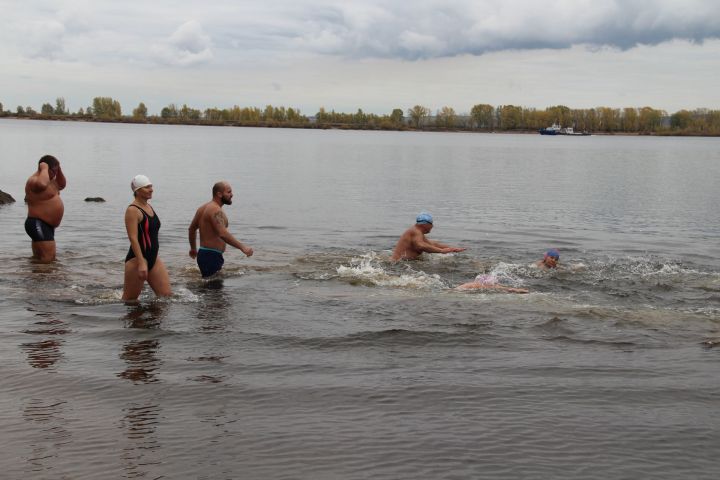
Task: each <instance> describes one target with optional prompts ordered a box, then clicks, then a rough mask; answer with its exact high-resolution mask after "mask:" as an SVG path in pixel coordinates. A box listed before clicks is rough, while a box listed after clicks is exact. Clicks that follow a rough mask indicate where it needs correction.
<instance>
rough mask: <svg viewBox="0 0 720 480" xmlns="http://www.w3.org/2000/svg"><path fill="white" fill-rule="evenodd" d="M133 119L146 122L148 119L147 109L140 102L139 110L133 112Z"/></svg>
mask: <svg viewBox="0 0 720 480" xmlns="http://www.w3.org/2000/svg"><path fill="white" fill-rule="evenodd" d="M133 118H135V119H138V120H145V119H146V118H147V107H146V106H145V104H144V103H143V102H140V103H139V104H138V106H137V108H136V109H134V110H133Z"/></svg>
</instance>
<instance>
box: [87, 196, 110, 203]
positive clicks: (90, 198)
mask: <svg viewBox="0 0 720 480" xmlns="http://www.w3.org/2000/svg"><path fill="white" fill-rule="evenodd" d="M85 201H86V202H104V201H105V199H104V198H102V197H87V198H86V199H85Z"/></svg>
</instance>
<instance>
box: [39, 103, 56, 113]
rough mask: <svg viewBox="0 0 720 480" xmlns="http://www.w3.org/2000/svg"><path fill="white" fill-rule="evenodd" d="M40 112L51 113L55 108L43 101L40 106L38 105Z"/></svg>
mask: <svg viewBox="0 0 720 480" xmlns="http://www.w3.org/2000/svg"><path fill="white" fill-rule="evenodd" d="M40 113H42V114H43V115H52V114H53V113H55V109H54V108H53V106H52V105H50V104H49V103H43V104H42V107H40Z"/></svg>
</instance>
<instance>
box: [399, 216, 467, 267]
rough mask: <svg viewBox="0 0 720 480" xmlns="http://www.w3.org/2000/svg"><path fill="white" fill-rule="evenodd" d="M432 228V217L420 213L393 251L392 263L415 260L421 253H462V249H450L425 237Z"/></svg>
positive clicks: (448, 246)
mask: <svg viewBox="0 0 720 480" xmlns="http://www.w3.org/2000/svg"><path fill="white" fill-rule="evenodd" d="M432 228H433V217H432V215H430V214H429V213H428V212H420V213H419V214H418V216H417V217H416V218H415V225H413V226H412V227H410V228H408V229H407V230H405V232H404V233H403V234H402V235H401V236H400V240H398V242H397V245H395V249H394V250H393V254H392V257H391V258H390V259H391V260H392V261H393V262H396V261H398V260H415V259H417V258H418V257H419V256H420V255H422V254H423V252H427V253H455V252H463V251H465V249H464V248H459V247H451V246H450V245H445V244H444V243H440V242H437V241H434V240H429V239H427V238H426V237H425V235H427V234H428V233H430V231H431V230H432Z"/></svg>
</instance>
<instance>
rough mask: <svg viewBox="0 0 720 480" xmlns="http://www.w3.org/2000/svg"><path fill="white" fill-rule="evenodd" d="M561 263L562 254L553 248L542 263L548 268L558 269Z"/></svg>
mask: <svg viewBox="0 0 720 480" xmlns="http://www.w3.org/2000/svg"><path fill="white" fill-rule="evenodd" d="M559 261H560V252H559V251H558V250H557V249H556V248H551V249H550V250H548V251H547V252H545V255H544V256H543V259H542V263H543V265H544V266H545V267H547V268H556V267H557V264H558V262H559Z"/></svg>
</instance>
